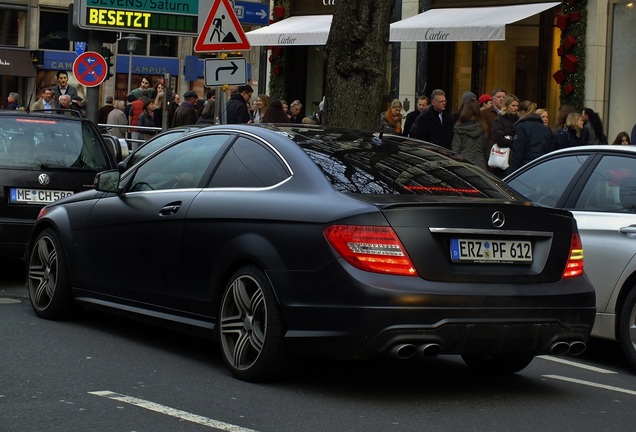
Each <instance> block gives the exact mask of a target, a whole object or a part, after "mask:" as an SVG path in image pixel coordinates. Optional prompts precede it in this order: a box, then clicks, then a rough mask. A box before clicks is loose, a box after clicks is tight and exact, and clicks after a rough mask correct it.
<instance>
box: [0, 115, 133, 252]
mask: <svg viewBox="0 0 636 432" xmlns="http://www.w3.org/2000/svg"><path fill="white" fill-rule="evenodd" d="M68 113H71V112H70V111H68V112H67V114H68ZM113 145H114V144H113V143H112V142H110V141H106V140H105V139H104V138H103V137H102V136H101V135H100V134H99V132H98V130H97V129H96V128H95V125H94V124H93V123H92V122H90V121H88V120H86V119H81V118H78V117H74V116H69V115H66V114H52V113H51V112H50V111H49V112H47V111H41V112H30V113H29V112H27V111H0V198H1V199H0V256H3V257H16V258H22V257H24V253H25V250H26V245H27V243H28V240H29V235H30V233H31V229H32V227H33V224H34V223H35V220H36V218H37V215H38V212H39V211H40V209H41V208H42V207H44V206H45V205H46V204H49V203H51V202H53V201H55V200H57V199H59V198H63V197H66V196H70V195H73V194H75V193H77V192H80V191H83V190H86V189H89V188H92V187H93V180H94V179H95V175H96V174H97V173H98V172H100V171H104V170H108V169H112V168H115V166H116V163H117V161H118V160H117V154H119V155H120V157H121V152H120V151H119V149H117V148H115V147H113ZM118 151H119V153H117V152H118ZM119 160H121V159H119Z"/></svg>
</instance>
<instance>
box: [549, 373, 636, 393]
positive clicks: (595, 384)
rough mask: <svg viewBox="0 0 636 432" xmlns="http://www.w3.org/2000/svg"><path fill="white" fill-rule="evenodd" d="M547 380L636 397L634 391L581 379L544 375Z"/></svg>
mask: <svg viewBox="0 0 636 432" xmlns="http://www.w3.org/2000/svg"><path fill="white" fill-rule="evenodd" d="M543 376H544V377H546V378H552V379H555V380H561V381H567V382H571V383H574V384H582V385H586V386H589V387H596V388H600V389H605V390H611V391H615V392H619V393H626V394H629V395H633V396H636V391H634V390H627V389H624V388H621V387H614V386H609V385H605V384H598V383H595V382H591V381H583V380H580V379H576V378H568V377H564V376H559V375H543Z"/></svg>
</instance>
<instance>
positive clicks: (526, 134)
mask: <svg viewBox="0 0 636 432" xmlns="http://www.w3.org/2000/svg"><path fill="white" fill-rule="evenodd" d="M401 120H402V104H401V102H400V101H399V100H397V99H395V100H393V101H392V102H391V104H390V106H389V109H388V110H387V111H384V112H382V113H381V114H380V128H381V130H382V131H384V132H390V133H394V134H398V135H403V136H408V137H412V138H417V139H420V140H423V141H428V142H431V143H433V144H437V145H439V146H442V147H445V148H448V149H451V150H453V151H455V152H457V153H459V154H460V155H461V156H462V157H464V158H465V159H466V160H468V161H470V162H472V163H473V164H475V165H477V166H479V167H481V168H483V169H486V170H489V171H491V172H492V173H494V174H495V175H496V176H498V177H500V178H503V177H504V176H506V175H507V174H509V173H511V172H513V171H514V170H516V169H517V168H520V167H521V166H523V165H525V164H526V163H528V162H530V161H532V160H534V159H536V158H537V157H539V156H542V155H544V154H546V153H549V152H551V151H552V150H556V149H560V148H566V147H573V146H579V145H593V144H610V142H608V138H607V136H606V135H605V133H604V132H603V124H602V121H601V118H600V117H599V115H598V113H596V112H594V110H593V109H592V108H589V107H585V108H583V109H582V110H581V112H576V110H575V109H574V108H572V107H570V106H567V105H565V106H563V107H561V109H560V110H559V113H558V114H557V120H556V122H555V124H553V125H550V121H549V113H548V110H547V109H545V108H539V107H537V104H536V103H535V102H533V101H530V100H523V101H522V100H520V99H519V98H518V97H517V96H515V95H514V94H510V93H508V92H507V91H506V90H504V89H502V88H496V89H494V90H493V91H492V92H491V93H490V94H488V93H485V94H482V95H481V96H479V97H477V95H475V94H474V93H472V92H470V91H467V92H465V93H464V94H463V95H462V100H461V105H460V107H459V110H458V111H456V112H455V113H452V114H449V112H448V110H447V100H446V94H445V92H444V91H443V90H441V89H435V90H433V91H432V92H431V96H430V99H428V98H427V97H426V96H420V97H419V98H418V103H417V109H416V110H414V111H413V112H411V113H409V114H408V115H406V118H405V121H404V127H402V124H401ZM634 134H636V125H635V126H634V129H633V130H632V136H631V139H630V135H629V134H628V133H627V132H620V133H619V134H618V136H617V137H616V139H615V140H614V141H613V142H612V143H611V144H618V145H628V144H631V142H632V140H633V139H634ZM493 153H494V154H495V155H494V156H496V157H493Z"/></svg>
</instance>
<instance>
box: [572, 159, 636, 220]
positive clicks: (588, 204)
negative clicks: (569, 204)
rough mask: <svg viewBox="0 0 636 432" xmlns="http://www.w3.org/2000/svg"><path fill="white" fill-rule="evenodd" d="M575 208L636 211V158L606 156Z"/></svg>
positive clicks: (591, 176)
mask: <svg viewBox="0 0 636 432" xmlns="http://www.w3.org/2000/svg"><path fill="white" fill-rule="evenodd" d="M574 208H575V209H576V210H586V211H607V212H632V213H636V159H635V158H630V157H624V156H605V157H603V159H601V161H600V162H599V164H598V165H597V166H596V168H595V169H594V172H593V173H592V174H591V175H590V178H589V179H588V181H587V183H586V184H585V187H584V188H583V191H582V192H581V196H580V197H579V199H578V201H577V203H576V205H575V206H574Z"/></svg>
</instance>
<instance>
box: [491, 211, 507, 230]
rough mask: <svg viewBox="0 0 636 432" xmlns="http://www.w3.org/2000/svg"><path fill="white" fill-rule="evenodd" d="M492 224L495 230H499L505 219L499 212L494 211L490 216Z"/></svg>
mask: <svg viewBox="0 0 636 432" xmlns="http://www.w3.org/2000/svg"><path fill="white" fill-rule="evenodd" d="M491 219H492V224H493V226H494V227H495V228H501V227H502V226H504V224H505V223H506V217H505V216H504V214H503V213H502V212H500V211H496V212H494V213H493V214H492V218H491Z"/></svg>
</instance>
